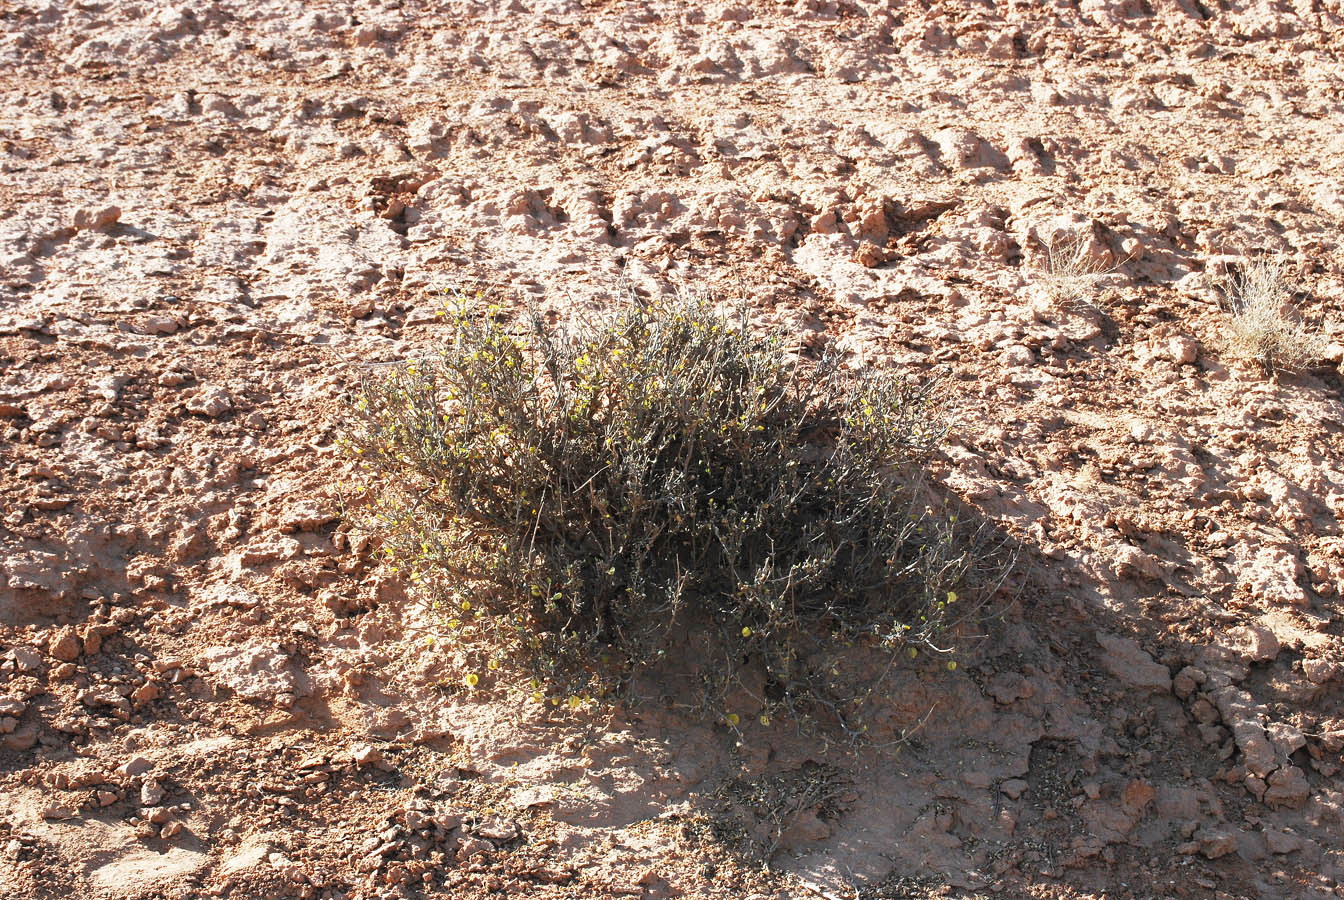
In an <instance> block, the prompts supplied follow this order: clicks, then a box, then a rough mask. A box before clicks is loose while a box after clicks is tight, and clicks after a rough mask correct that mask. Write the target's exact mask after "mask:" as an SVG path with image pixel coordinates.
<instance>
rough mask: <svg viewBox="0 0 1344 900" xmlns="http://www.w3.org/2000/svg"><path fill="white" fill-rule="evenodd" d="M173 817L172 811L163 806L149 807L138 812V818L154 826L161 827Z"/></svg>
mask: <svg viewBox="0 0 1344 900" xmlns="http://www.w3.org/2000/svg"><path fill="white" fill-rule="evenodd" d="M172 816H173V812H172V810H170V809H168V808H167V807H165V806H150V807H146V808H145V809H142V810H140V818H142V819H144V820H145V821H146V822H153V823H154V824H155V825H162V824H163V823H164V822H167V821H168V820H169V819H171V818H172Z"/></svg>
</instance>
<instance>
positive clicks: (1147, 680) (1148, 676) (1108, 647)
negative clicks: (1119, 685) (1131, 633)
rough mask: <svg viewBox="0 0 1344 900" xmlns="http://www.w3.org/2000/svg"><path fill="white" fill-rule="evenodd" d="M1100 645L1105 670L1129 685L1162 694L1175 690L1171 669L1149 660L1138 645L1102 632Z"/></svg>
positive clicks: (1099, 634) (1135, 642)
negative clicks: (1172, 684) (1173, 688)
mask: <svg viewBox="0 0 1344 900" xmlns="http://www.w3.org/2000/svg"><path fill="white" fill-rule="evenodd" d="M1097 643H1098V644H1100V645H1101V649H1102V655H1101V665H1102V667H1103V668H1105V669H1106V671H1108V672H1110V673H1111V674H1112V675H1114V676H1115V677H1116V678H1118V679H1120V680H1121V681H1123V682H1124V683H1125V684H1128V685H1130V686H1131V687H1136V688H1139V689H1142V690H1147V691H1152V692H1154V693H1160V694H1165V693H1167V692H1168V691H1170V690H1171V673H1170V672H1169V671H1167V667H1166V666H1164V665H1162V664H1161V663H1159V662H1157V661H1156V660H1154V659H1153V658H1152V657H1151V656H1149V655H1148V654H1147V653H1146V652H1145V651H1144V649H1143V648H1142V647H1140V646H1139V643H1138V641H1135V640H1133V639H1131V638H1125V637H1120V636H1118V635H1113V634H1106V633H1105V632H1101V631H1099V632H1097Z"/></svg>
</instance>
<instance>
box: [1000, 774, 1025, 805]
mask: <svg viewBox="0 0 1344 900" xmlns="http://www.w3.org/2000/svg"><path fill="white" fill-rule="evenodd" d="M1028 786H1029V785H1028V784H1027V782H1025V781H1023V780H1022V779H1021V778H1009V779H1008V780H1007V781H1004V782H1003V783H1002V784H1000V785H999V790H1001V791H1003V795H1004V796H1005V797H1007V798H1008V799H1009V800H1016V799H1017V798H1018V797H1021V796H1022V795H1023V794H1024V793H1026V790H1027V788H1028Z"/></svg>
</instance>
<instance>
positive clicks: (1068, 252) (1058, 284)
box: [1042, 237, 1114, 312]
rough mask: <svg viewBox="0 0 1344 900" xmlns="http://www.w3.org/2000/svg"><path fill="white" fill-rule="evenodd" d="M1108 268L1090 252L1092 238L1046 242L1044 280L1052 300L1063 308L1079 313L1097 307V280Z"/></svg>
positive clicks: (1107, 271)
mask: <svg viewBox="0 0 1344 900" xmlns="http://www.w3.org/2000/svg"><path fill="white" fill-rule="evenodd" d="M1111 271H1114V269H1108V268H1106V267H1105V266H1103V265H1102V264H1101V263H1099V262H1098V261H1097V260H1096V259H1094V258H1093V257H1092V256H1091V255H1090V254H1089V253H1088V241H1087V239H1086V238H1083V237H1079V238H1074V239H1072V240H1060V241H1052V242H1051V243H1049V244H1046V245H1045V273H1044V277H1043V279H1042V281H1043V283H1044V285H1045V288H1046V292H1047V294H1048V295H1049V297H1050V300H1051V301H1052V302H1053V303H1054V304H1055V305H1056V306H1057V307H1059V308H1060V309H1063V310H1067V311H1069V312H1077V311H1079V310H1084V309H1096V308H1097V304H1096V300H1095V299H1094V298H1095V295H1096V292H1097V279H1098V278H1100V277H1101V276H1102V275H1106V274H1108V273H1109V272H1111Z"/></svg>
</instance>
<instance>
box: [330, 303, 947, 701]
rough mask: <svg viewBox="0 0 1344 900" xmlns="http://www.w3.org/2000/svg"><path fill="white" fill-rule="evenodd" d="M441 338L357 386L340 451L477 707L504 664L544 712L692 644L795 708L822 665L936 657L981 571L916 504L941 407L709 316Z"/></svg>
mask: <svg viewBox="0 0 1344 900" xmlns="http://www.w3.org/2000/svg"><path fill="white" fill-rule="evenodd" d="M445 315H446V318H447V320H448V323H449V325H450V326H451V328H452V337H451V339H450V340H448V341H447V342H446V343H445V344H444V345H443V346H442V348H441V349H440V350H438V351H437V352H436V353H434V354H433V355H431V356H427V357H426V358H423V359H420V360H416V361H414V362H410V363H406V364H404V365H399V366H394V367H390V368H388V369H377V370H373V371H371V374H370V375H369V376H368V377H367V378H366V379H365V381H364V384H363V387H362V390H361V391H360V393H359V396H358V398H357V400H356V402H355V411H356V416H357V422H358V425H357V427H356V428H354V429H353V431H352V432H351V434H350V437H349V444H350V447H351V449H352V452H353V453H354V454H355V455H356V456H357V457H358V459H359V460H360V463H361V466H362V467H363V469H364V472H365V475H366V479H365V481H366V484H367V485H368V487H369V488H370V492H369V496H370V498H371V499H370V503H369V506H368V516H367V522H368V524H369V526H370V528H371V529H372V530H373V531H375V532H376V533H377V535H378V536H379V538H380V539H381V541H382V552H383V553H384V554H385V556H386V558H387V560H388V561H389V564H391V565H393V566H395V567H397V568H398V569H399V570H400V571H401V572H402V573H403V574H404V575H405V576H406V577H407V578H408V579H409V580H410V581H411V582H413V583H414V584H415V585H416V586H417V588H418V590H419V594H420V596H421V597H422V598H424V599H425V601H426V602H427V603H429V604H430V606H431V607H432V608H434V609H436V610H438V611H439V612H440V613H441V615H442V617H443V622H444V631H445V634H446V635H447V636H448V637H449V638H450V639H452V640H454V641H456V642H458V644H459V646H461V647H465V648H467V656H468V657H469V658H468V659H467V661H466V663H465V665H466V668H467V670H468V671H469V672H471V674H469V675H467V676H466V677H467V678H468V683H469V684H471V685H473V686H475V685H476V684H477V683H478V682H479V678H478V676H477V675H476V674H475V673H476V672H478V671H486V672H487V675H486V676H482V677H489V675H488V670H493V669H495V668H496V667H497V666H499V665H500V662H501V660H504V659H505V657H510V658H512V659H513V660H516V661H521V662H523V663H524V664H526V665H528V666H531V667H532V668H533V670H534V671H535V672H536V675H537V678H536V679H534V681H533V685H532V686H533V687H534V688H535V687H537V685H538V684H540V682H541V680H546V681H547V682H548V683H549V682H550V681H551V679H556V678H566V677H579V676H575V675H574V673H576V672H582V671H587V670H591V669H592V667H593V666H594V665H595V664H596V661H597V660H598V659H599V658H600V657H602V656H603V655H608V656H610V655H613V654H614V655H616V656H617V657H619V658H623V659H624V660H626V661H629V662H635V663H638V662H641V661H648V660H651V659H655V658H657V657H658V656H659V655H660V654H662V653H664V652H666V650H667V648H668V647H669V646H670V641H671V638H672V637H674V636H675V635H677V634H678V633H680V632H681V631H682V630H683V629H685V628H687V627H690V626H691V625H695V626H696V627H701V628H704V629H707V633H709V634H716V635H718V636H719V637H720V638H722V639H723V640H725V641H727V645H726V646H728V647H729V652H728V653H727V654H726V657H725V658H726V659H727V660H728V661H729V662H728V663H727V665H729V666H730V667H733V666H736V665H739V664H741V663H742V662H743V661H744V660H755V661H757V664H758V665H760V666H763V667H764V670H765V671H766V673H767V676H768V679H769V681H770V684H772V685H773V687H774V690H775V691H776V692H777V695H779V696H783V697H786V698H790V697H797V696H806V695H807V694H808V692H809V691H810V690H811V688H810V686H809V685H810V684H811V682H810V681H809V672H808V670H807V669H808V664H807V657H808V656H809V653H811V649H810V648H813V647H815V646H817V645H818V643H819V642H821V643H825V642H837V641H853V640H866V641H868V642H869V643H871V644H872V645H874V646H877V647H879V648H885V650H886V651H887V652H888V653H892V654H894V653H896V652H897V650H898V649H900V650H903V651H906V652H908V651H911V650H912V649H913V648H914V647H915V646H917V645H920V644H923V645H926V646H935V642H936V641H937V640H938V639H939V635H940V633H941V632H942V631H943V629H944V628H945V627H946V625H947V624H948V621H949V617H951V616H952V615H954V613H953V609H954V608H955V604H956V603H957V595H956V593H955V589H956V588H957V586H958V585H959V583H960V580H961V579H962V577H963V574H964V572H965V570H966V566H967V563H968V559H967V558H966V555H965V554H962V553H959V552H958V551H957V550H956V549H955V547H954V543H953V541H952V537H951V534H950V532H949V530H948V528H947V527H946V525H945V523H944V521H943V520H942V519H941V518H940V517H938V516H935V515H930V514H926V513H925V512H924V511H923V510H924V506H923V501H922V500H921V499H920V496H921V495H920V490H919V474H920V466H921V462H922V461H923V460H924V459H925V456H926V454H927V453H928V451H929V450H930V449H931V448H933V447H934V446H935V444H936V442H937V441H938V440H939V438H940V437H941V435H942V434H943V428H942V426H941V424H940V423H939V421H938V419H937V417H936V415H935V412H934V407H933V404H932V402H931V399H930V393H929V390H928V389H927V388H926V387H921V386H919V385H917V384H915V383H914V382H912V381H910V380H908V379H906V378H903V377H901V376H900V375H898V374H894V373H892V372H888V371H867V372H862V373H856V372H851V371H847V370H846V369H844V368H843V367H842V366H841V365H840V364H839V360H838V359H836V358H834V357H828V358H825V359H822V360H821V361H820V362H815V363H807V362H804V361H802V360H800V359H799V358H797V357H796V356H794V355H792V354H791V353H790V352H788V351H787V350H786V349H785V347H784V345H783V343H782V341H781V340H780V336H778V335H768V334H766V335H762V334H757V333H754V332H753V331H752V330H751V329H750V328H749V327H748V326H747V324H746V321H745V316H744V315H743V316H739V317H732V318H730V317H727V316H724V315H721V314H719V313H717V312H716V311H715V309H714V307H713V306H712V305H711V304H710V303H709V302H708V301H706V300H704V299H695V298H684V297H683V298H677V299H667V300H659V301H655V302H652V303H649V304H643V303H640V302H638V301H635V300H633V299H628V300H626V301H624V302H622V303H620V304H618V306H617V308H616V309H614V311H611V312H610V313H608V314H606V315H604V316H602V317H599V318H597V319H595V320H593V321H589V322H587V323H585V324H581V325H578V326H576V327H572V328H569V329H562V328H558V327H552V326H550V325H548V324H546V323H545V322H544V321H543V320H542V318H541V317H540V316H538V315H537V314H535V313H533V314H530V315H529V316H528V317H526V320H525V321H524V322H522V323H521V324H518V323H516V322H515V321H514V320H513V319H511V318H510V317H508V316H506V315H504V314H503V312H502V311H501V310H500V309H499V308H497V307H490V308H479V307H477V306H474V305H473V304H471V303H467V302H464V301H462V300H461V299H460V298H459V299H458V301H457V302H456V303H453V304H450V308H449V309H447V310H446V312H445ZM730 674H731V673H730ZM567 692H568V690H567ZM536 699H540V694H538V695H536ZM734 721H735V720H734Z"/></svg>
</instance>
